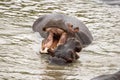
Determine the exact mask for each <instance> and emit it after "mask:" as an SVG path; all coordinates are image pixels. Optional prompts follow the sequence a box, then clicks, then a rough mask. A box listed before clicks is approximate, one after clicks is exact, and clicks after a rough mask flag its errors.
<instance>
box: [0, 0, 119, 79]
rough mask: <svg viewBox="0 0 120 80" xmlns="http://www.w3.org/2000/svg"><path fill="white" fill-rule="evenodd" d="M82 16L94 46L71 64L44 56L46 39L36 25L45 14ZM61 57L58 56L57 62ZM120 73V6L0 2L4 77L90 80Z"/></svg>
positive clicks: (56, 0) (85, 0) (85, 1)
mask: <svg viewBox="0 0 120 80" xmlns="http://www.w3.org/2000/svg"><path fill="white" fill-rule="evenodd" d="M54 12H57V13H62V14H66V15H69V16H73V17H77V18H78V19H79V20H80V21H82V22H83V23H84V24H85V25H86V26H87V27H88V28H89V30H90V32H91V33H92V35H93V37H94V40H93V42H92V44H90V45H89V46H87V47H85V48H83V49H82V51H81V52H80V53H78V54H79V56H80V58H79V59H78V60H77V61H75V62H74V63H71V64H68V65H65V66H64V65H63V66H59V65H51V64H49V62H48V61H50V60H48V55H45V54H44V55H41V54H39V49H40V48H41V46H40V45H41V41H42V37H41V36H40V35H39V33H37V32H35V33H34V32H33V30H32V29H31V27H32V25H33V23H34V21H35V20H36V19H38V18H39V17H40V16H41V15H46V14H49V13H54ZM58 61H59V60H58ZM117 71H120V6H118V5H108V4H105V3H103V1H102V0H0V80H90V79H92V78H93V77H96V76H99V75H103V74H113V73H115V72H117Z"/></svg>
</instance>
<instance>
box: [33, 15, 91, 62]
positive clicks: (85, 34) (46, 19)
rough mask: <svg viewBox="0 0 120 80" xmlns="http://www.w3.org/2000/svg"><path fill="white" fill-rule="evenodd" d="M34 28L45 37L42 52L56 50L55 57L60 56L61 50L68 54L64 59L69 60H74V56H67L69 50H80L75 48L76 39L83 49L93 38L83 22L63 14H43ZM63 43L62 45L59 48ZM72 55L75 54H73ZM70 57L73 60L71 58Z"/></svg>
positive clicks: (65, 54)
mask: <svg viewBox="0 0 120 80" xmlns="http://www.w3.org/2000/svg"><path fill="white" fill-rule="evenodd" d="M32 28H33V30H34V31H36V32H39V33H40V35H41V36H42V37H43V38H44V40H43V41H42V49H41V51H40V52H41V53H48V52H49V51H50V52H49V53H51V52H52V53H53V52H54V57H58V56H57V54H58V53H57V52H58V51H59V53H60V55H61V54H62V55H64V56H66V59H65V58H64V59H65V60H66V61H67V62H72V60H73V58H72V57H68V56H67V55H68V54H69V53H70V52H69V51H67V50H71V51H72V52H73V53H76V52H80V51H75V50H74V48H75V47H76V45H75V44H74V43H75V42H76V41H77V42H79V44H80V45H79V48H80V50H81V49H82V48H84V47H86V46H88V45H89V44H90V43H91V42H92V40H93V37H92V35H91V33H90V31H89V30H88V28H87V27H86V26H85V25H84V24H83V23H82V22H80V21H79V20H78V19H76V18H73V17H69V16H66V15H63V14H48V15H43V16H41V17H40V18H38V19H37V20H36V21H35V22H34V24H33V27H32ZM70 39H72V41H71V40H70ZM73 39H74V40H73ZM70 42H71V43H70ZM61 45H62V47H61V49H59V46H61ZM66 45H67V47H66ZM72 46H73V47H72ZM48 50H49V51H48ZM72 56H74V55H73V54H72ZM61 58H63V57H61ZM70 58H71V59H72V60H69V59H70ZM76 59H77V58H76Z"/></svg>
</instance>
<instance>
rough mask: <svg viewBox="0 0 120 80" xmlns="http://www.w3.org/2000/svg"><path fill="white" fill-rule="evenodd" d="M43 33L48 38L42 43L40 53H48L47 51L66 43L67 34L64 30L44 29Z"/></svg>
mask: <svg viewBox="0 0 120 80" xmlns="http://www.w3.org/2000/svg"><path fill="white" fill-rule="evenodd" d="M44 31H45V32H47V33H48V36H47V38H46V39H44V40H43V41H42V50H41V51H40V52H41V53H48V52H47V50H48V49H51V50H54V49H55V48H56V47H57V46H59V45H62V44H64V43H65V42H66V39H67V33H66V32H65V31H64V30H62V29H59V28H46V29H44Z"/></svg>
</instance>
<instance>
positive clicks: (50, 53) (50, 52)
mask: <svg viewBox="0 0 120 80" xmlns="http://www.w3.org/2000/svg"><path fill="white" fill-rule="evenodd" d="M47 51H48V54H49V55H51V56H52V57H54V56H55V55H54V54H55V52H54V51H53V50H51V49H48V50H47Z"/></svg>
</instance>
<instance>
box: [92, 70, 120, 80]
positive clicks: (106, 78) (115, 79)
mask: <svg viewBox="0 0 120 80" xmlns="http://www.w3.org/2000/svg"><path fill="white" fill-rule="evenodd" d="M91 80H120V71H118V72H116V73H114V74H108V75H100V76H98V77H95V78H93V79H91Z"/></svg>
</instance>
